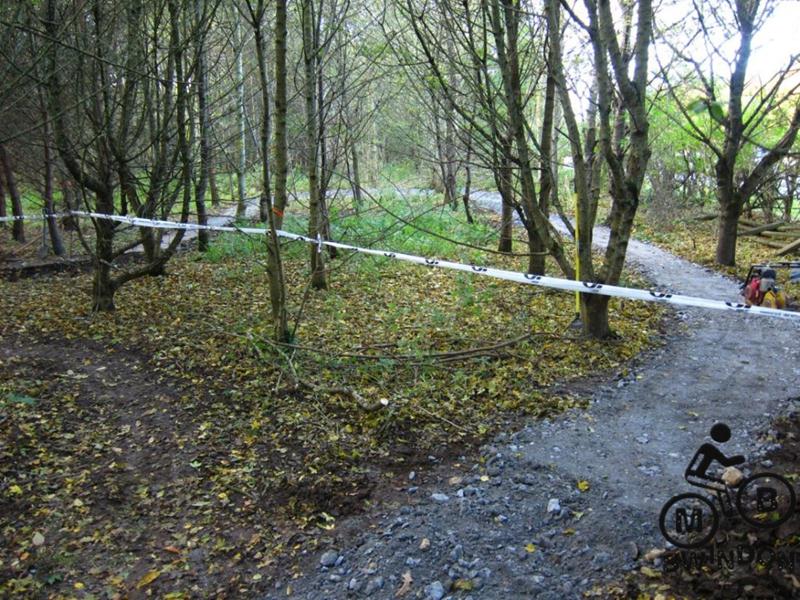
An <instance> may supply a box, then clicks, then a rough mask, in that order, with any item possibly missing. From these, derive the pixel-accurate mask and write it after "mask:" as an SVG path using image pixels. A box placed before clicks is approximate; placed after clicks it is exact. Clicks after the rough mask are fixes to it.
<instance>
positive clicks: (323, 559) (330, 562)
mask: <svg viewBox="0 0 800 600" xmlns="http://www.w3.org/2000/svg"><path fill="white" fill-rule="evenodd" d="M337 560H339V553H338V552H337V551H336V550H327V551H325V552H323V554H322V556H320V558H319V564H320V565H322V566H323V567H332V566H334V565H335V564H336V561H337Z"/></svg>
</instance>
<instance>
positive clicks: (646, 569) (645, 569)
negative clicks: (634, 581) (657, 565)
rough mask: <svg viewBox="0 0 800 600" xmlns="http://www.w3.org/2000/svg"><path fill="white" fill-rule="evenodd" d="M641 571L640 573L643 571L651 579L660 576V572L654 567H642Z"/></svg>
mask: <svg viewBox="0 0 800 600" xmlns="http://www.w3.org/2000/svg"><path fill="white" fill-rule="evenodd" d="M641 571H642V573H644V574H645V575H647V576H648V577H652V578H653V579H655V578H657V577H661V573H659V572H658V571H656V570H655V569H651V568H650V567H642V569H641Z"/></svg>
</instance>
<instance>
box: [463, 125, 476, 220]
mask: <svg viewBox="0 0 800 600" xmlns="http://www.w3.org/2000/svg"><path fill="white" fill-rule="evenodd" d="M471 161H472V131H471V130H470V131H469V132H468V134H467V159H466V160H465V161H464V195H463V196H462V197H461V200H462V202H463V203H464V214H465V215H466V216H467V223H469V224H470V225H472V224H473V223H474V222H475V220H474V219H473V218H472V212H471V211H470V209H469V195H470V191H471V188H472V167H471V166H470V163H471Z"/></svg>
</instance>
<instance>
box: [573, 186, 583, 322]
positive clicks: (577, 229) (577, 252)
mask: <svg viewBox="0 0 800 600" xmlns="http://www.w3.org/2000/svg"><path fill="white" fill-rule="evenodd" d="M572 194H573V196H574V197H575V281H580V280H581V250H580V225H579V224H580V222H581V218H580V208H579V207H578V194H577V192H573V193H572ZM575 318H576V319H580V318H581V293H580V292H575Z"/></svg>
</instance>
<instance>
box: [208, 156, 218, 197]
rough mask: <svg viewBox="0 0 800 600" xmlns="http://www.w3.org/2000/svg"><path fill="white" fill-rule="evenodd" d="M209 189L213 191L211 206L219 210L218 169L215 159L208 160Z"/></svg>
mask: <svg viewBox="0 0 800 600" xmlns="http://www.w3.org/2000/svg"><path fill="white" fill-rule="evenodd" d="M208 187H209V189H210V190H211V206H213V207H214V208H219V205H220V201H219V188H217V169H216V167H214V159H213V157H209V160H208Z"/></svg>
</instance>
